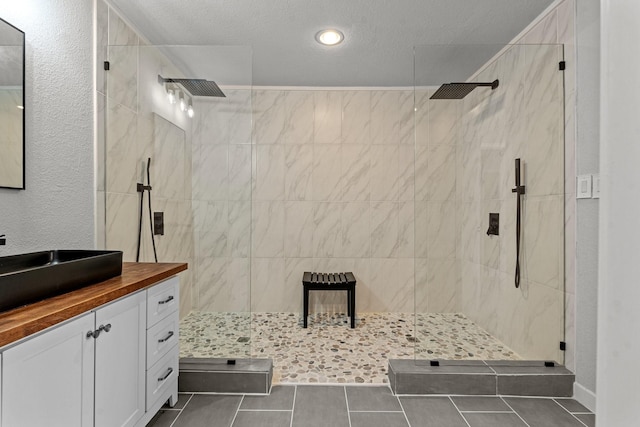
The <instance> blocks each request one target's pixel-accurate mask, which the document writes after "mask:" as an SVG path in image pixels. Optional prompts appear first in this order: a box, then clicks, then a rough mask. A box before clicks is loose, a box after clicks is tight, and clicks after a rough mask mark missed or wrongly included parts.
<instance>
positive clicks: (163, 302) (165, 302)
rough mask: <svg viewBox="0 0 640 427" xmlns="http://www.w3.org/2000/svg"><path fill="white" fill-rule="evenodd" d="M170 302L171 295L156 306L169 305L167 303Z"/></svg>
mask: <svg viewBox="0 0 640 427" xmlns="http://www.w3.org/2000/svg"><path fill="white" fill-rule="evenodd" d="M171 301H173V295H169V296H168V297H167V299H164V300H162V301H158V304H160V305H162V304H167V303H169V302H171Z"/></svg>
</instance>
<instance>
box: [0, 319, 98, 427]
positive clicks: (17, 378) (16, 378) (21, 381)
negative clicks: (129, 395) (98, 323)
mask: <svg viewBox="0 0 640 427" xmlns="http://www.w3.org/2000/svg"><path fill="white" fill-rule="evenodd" d="M93 329H94V315H93V313H90V314H85V315H83V316H82V317H79V318H77V319H74V320H72V321H70V322H68V323H65V324H63V325H61V326H57V327H54V328H53V329H52V330H50V331H46V332H44V333H43V334H42V335H38V336H36V337H33V338H29V340H28V341H25V342H23V343H21V344H18V345H16V346H15V347H12V348H10V349H8V350H6V351H5V352H4V353H3V355H2V425H3V426H6V427H10V426H61V427H73V426H82V427H85V426H86V427H89V426H92V425H93V366H94V365H93V363H94V343H93V338H87V332H88V331H92V330H93Z"/></svg>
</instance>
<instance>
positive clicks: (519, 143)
mask: <svg viewBox="0 0 640 427" xmlns="http://www.w3.org/2000/svg"><path fill="white" fill-rule="evenodd" d="M565 6H566V5H565ZM565 24H566V23H565ZM559 25H560V22H559V21H558V13H557V12H556V11H555V10H554V11H553V12H552V13H551V14H550V15H549V16H548V17H547V18H546V19H543V20H542V21H541V23H540V24H538V25H537V26H536V27H534V28H533V29H532V30H531V32H529V33H528V34H527V35H526V36H525V37H524V38H523V39H522V40H521V41H520V42H521V43H523V44H522V45H517V46H514V47H512V48H510V49H509V50H508V51H507V52H506V53H504V54H503V55H501V56H500V57H499V58H498V59H497V60H495V61H494V62H493V63H492V64H490V65H489V66H487V67H486V68H485V69H484V70H482V72H480V73H479V74H478V75H477V76H476V79H478V80H486V81H492V80H493V79H495V78H498V79H500V87H499V88H498V89H497V90H496V91H495V92H491V91H478V90H476V91H474V92H473V93H472V94H471V95H469V96H468V97H467V98H465V100H464V101H463V102H462V103H461V104H462V106H461V107H460V108H461V110H460V123H461V131H460V132H461V134H460V136H459V139H458V143H457V153H456V155H457V159H458V160H457V164H458V166H459V168H458V171H457V182H456V184H457V190H456V194H457V196H456V202H455V203H456V211H457V213H458V223H459V224H460V232H459V237H458V244H457V254H456V256H457V260H458V262H459V263H460V270H459V271H460V277H459V280H460V284H459V286H460V301H459V303H460V305H461V308H462V311H463V312H464V313H465V314H466V315H468V316H469V317H470V318H471V319H473V320H474V321H475V322H477V323H478V324H480V325H481V326H483V327H484V328H485V329H487V330H488V331H489V332H490V333H491V334H493V335H494V336H496V337H497V338H498V339H500V340H502V341H503V342H504V343H506V344H507V345H508V346H509V347H511V348H513V349H514V350H515V351H516V352H518V353H519V354H520V355H521V356H523V357H525V358H539V359H549V360H560V361H562V360H563V354H562V352H560V351H559V349H558V347H559V345H558V343H559V342H560V341H562V340H564V332H565V331H564V328H565V325H564V308H565V307H564V306H565V280H566V278H565V272H564V267H565V266H564V255H565V246H564V245H565V240H564V239H565V234H564V228H565V188H564V187H565V140H564V133H565V123H564V122H563V120H564V116H565V114H564V113H565V111H564V108H565V104H564V102H563V97H564V84H565V83H566V82H565V81H564V80H563V77H564V76H563V73H561V72H560V71H559V70H558V62H559V61H561V60H563V48H562V46H559V45H556V44H555V43H557V42H558V36H557V34H558V26H559ZM566 25H568V24H566ZM527 43H553V44H549V45H532V44H531V45H527ZM567 102H571V100H570V99H567ZM568 132H570V130H568ZM572 142H573V140H571V141H569V140H568V141H567V143H572ZM518 157H520V158H522V161H523V162H524V183H525V185H526V191H527V195H526V202H525V205H524V206H525V208H524V211H523V221H522V223H523V231H522V236H523V238H522V242H521V245H522V246H521V247H522V252H521V260H522V261H521V269H522V279H521V287H520V289H515V286H514V265H515V264H514V261H515V239H514V237H513V236H515V201H514V195H513V194H512V193H511V189H512V188H513V186H514V179H515V178H514V159H515V158H518ZM462 166H464V167H462ZM569 173H571V172H569ZM568 191H572V190H571V188H569V189H568ZM489 212H498V213H500V236H492V237H489V236H486V235H485V230H486V228H487V226H488V213H489Z"/></svg>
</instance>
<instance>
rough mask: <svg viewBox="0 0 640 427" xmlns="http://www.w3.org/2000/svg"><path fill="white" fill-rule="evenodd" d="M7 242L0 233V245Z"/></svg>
mask: <svg viewBox="0 0 640 427" xmlns="http://www.w3.org/2000/svg"><path fill="white" fill-rule="evenodd" d="M6 244H7V239H6V238H5V236H4V234H0V246H3V245H6Z"/></svg>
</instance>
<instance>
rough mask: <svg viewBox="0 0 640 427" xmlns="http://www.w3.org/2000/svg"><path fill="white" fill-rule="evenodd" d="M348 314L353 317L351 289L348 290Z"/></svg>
mask: <svg viewBox="0 0 640 427" xmlns="http://www.w3.org/2000/svg"><path fill="white" fill-rule="evenodd" d="M347 316H349V317H351V291H350V290H348V291H347Z"/></svg>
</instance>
